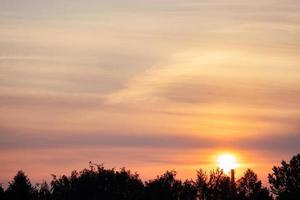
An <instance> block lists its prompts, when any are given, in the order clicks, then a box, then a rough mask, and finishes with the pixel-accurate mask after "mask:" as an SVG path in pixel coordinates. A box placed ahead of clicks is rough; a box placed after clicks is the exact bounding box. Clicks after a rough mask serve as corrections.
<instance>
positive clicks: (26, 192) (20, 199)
mask: <svg viewBox="0 0 300 200" xmlns="http://www.w3.org/2000/svg"><path fill="white" fill-rule="evenodd" d="M35 194H36V189H35V188H34V187H33V186H32V185H31V183H30V180H29V179H28V178H27V176H26V175H25V174H24V172H23V171H18V173H17V175H16V176H15V177H14V180H13V181H12V182H11V183H9V186H8V188H7V190H6V192H5V198H6V199H8V200H34V199H36V198H37V197H36V195H35Z"/></svg>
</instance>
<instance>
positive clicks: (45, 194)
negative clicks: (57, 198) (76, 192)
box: [38, 182, 51, 200]
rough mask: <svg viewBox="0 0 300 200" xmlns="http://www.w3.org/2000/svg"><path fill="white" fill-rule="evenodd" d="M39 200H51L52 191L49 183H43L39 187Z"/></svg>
mask: <svg viewBox="0 0 300 200" xmlns="http://www.w3.org/2000/svg"><path fill="white" fill-rule="evenodd" d="M38 199H39V200H51V191H50V189H49V186H48V184H47V182H43V183H42V184H40V185H39V190H38Z"/></svg>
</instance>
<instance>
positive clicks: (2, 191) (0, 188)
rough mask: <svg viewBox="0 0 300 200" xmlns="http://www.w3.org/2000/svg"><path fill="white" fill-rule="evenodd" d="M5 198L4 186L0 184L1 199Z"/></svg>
mask: <svg viewBox="0 0 300 200" xmlns="http://www.w3.org/2000/svg"><path fill="white" fill-rule="evenodd" d="M3 199H4V189H3V187H2V185H0V200H3Z"/></svg>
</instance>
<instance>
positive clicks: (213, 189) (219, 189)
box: [196, 169, 236, 200]
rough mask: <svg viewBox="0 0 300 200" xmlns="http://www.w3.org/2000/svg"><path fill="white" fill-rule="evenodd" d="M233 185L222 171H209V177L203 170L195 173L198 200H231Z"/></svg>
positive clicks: (233, 196)
mask: <svg viewBox="0 0 300 200" xmlns="http://www.w3.org/2000/svg"><path fill="white" fill-rule="evenodd" d="M234 187H235V186H234V184H232V183H231V181H230V178H229V177H228V176H226V175H225V174H224V173H223V171H222V170H219V169H217V170H216V171H211V172H210V174H209V175H207V174H206V172H204V171H203V170H199V171H197V180H196V188H197V189H198V192H199V198H200V200H227V199H228V200H233V199H235V198H236V197H235V196H236V195H235V193H234V190H235V189H234Z"/></svg>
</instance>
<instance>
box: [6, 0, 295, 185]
mask: <svg viewBox="0 0 300 200" xmlns="http://www.w3.org/2000/svg"><path fill="white" fill-rule="evenodd" d="M299 11H300V1H299V0H253V1H249V0H101V1H98V0H89V1H86V0H26V1H25V0H24V1H23V0H0V183H3V184H6V183H7V182H8V181H10V180H11V179H12V177H13V176H14V175H15V174H16V172H17V170H19V169H22V170H24V171H25V172H26V173H27V174H28V175H29V177H30V178H31V180H33V181H34V182H40V181H42V180H50V179H51V175H50V174H57V175H61V174H63V173H67V174H69V173H70V172H71V171H72V170H74V169H78V170H80V169H83V168H85V167H88V163H89V161H93V162H95V163H104V164H105V166H106V167H116V168H120V167H123V166H126V167H127V168H129V169H131V170H132V171H137V172H139V174H140V175H141V177H142V178H143V180H147V179H149V178H154V177H155V176H156V175H158V174H161V173H163V172H164V171H165V170H171V169H175V170H177V172H178V177H179V178H182V179H185V178H194V177H195V174H196V170H197V169H199V168H204V169H206V170H210V169H215V168H216V167H217V156H218V155H220V154H223V153H229V154H232V155H235V156H236V158H237V161H238V163H239V167H238V169H237V173H238V174H241V173H242V172H243V171H244V170H245V169H246V168H252V169H254V170H255V171H256V172H257V173H258V174H259V177H260V178H261V179H263V180H264V181H265V180H266V177H267V174H268V173H269V172H270V171H271V168H272V166H273V165H275V164H278V163H279V162H280V161H281V160H282V159H285V160H288V159H290V158H291V156H292V155H294V154H296V153H298V152H300V56H299V55H300V12H299Z"/></svg>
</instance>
